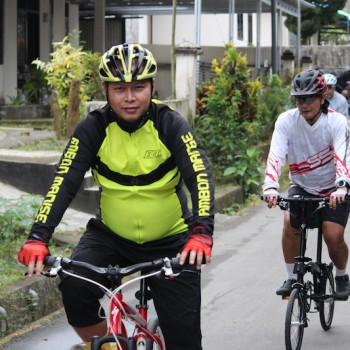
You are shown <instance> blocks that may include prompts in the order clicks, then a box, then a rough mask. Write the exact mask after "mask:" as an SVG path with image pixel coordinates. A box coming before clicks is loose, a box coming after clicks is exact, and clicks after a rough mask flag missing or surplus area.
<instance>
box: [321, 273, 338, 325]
mask: <svg viewBox="0 0 350 350" xmlns="http://www.w3.org/2000/svg"><path fill="white" fill-rule="evenodd" d="M322 285H323V286H322V292H323V298H322V300H321V301H320V322H321V326H322V328H323V329H324V330H325V331H327V330H328V329H329V328H331V325H332V321H333V314H334V305H335V302H334V296H333V295H334V277H333V273H332V271H329V272H328V273H327V274H326V275H325V276H324V277H323V281H322Z"/></svg>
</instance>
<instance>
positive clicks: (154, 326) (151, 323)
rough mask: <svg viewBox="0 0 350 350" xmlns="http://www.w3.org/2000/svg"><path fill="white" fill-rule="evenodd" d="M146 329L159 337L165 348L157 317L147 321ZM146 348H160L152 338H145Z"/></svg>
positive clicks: (152, 349) (156, 349) (158, 349)
mask: <svg viewBox="0 0 350 350" xmlns="http://www.w3.org/2000/svg"><path fill="white" fill-rule="evenodd" d="M147 329H148V330H149V331H150V332H152V333H154V334H157V335H158V336H159V337H160V339H161V341H162V343H163V349H165V343H164V337H163V334H162V330H161V329H160V326H159V320H158V317H154V318H151V319H149V320H148V321H147ZM146 350H160V347H159V346H158V344H156V343H155V342H154V341H153V340H151V339H147V342H146Z"/></svg>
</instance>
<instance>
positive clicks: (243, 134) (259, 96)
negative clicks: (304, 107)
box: [193, 44, 289, 196]
mask: <svg viewBox="0 0 350 350" xmlns="http://www.w3.org/2000/svg"><path fill="white" fill-rule="evenodd" d="M212 68H213V71H214V73H215V75H214V78H213V79H212V80H210V81H206V82H204V83H203V84H202V85H201V86H200V87H199V90H198V99H197V114H196V116H195V117H194V119H193V127H194V129H195V131H196V134H197V135H198V137H199V139H200V140H201V142H202V144H203V145H204V147H205V149H206V151H207V154H208V157H209V159H210V161H211V164H212V166H213V168H214V171H215V176H216V179H217V180H218V181H219V182H220V180H223V178H224V176H226V177H228V178H230V179H232V181H233V182H234V183H236V184H240V185H242V186H243V188H244V191H245V193H246V195H247V196H248V194H249V193H254V191H256V190H257V188H258V187H259V184H261V182H262V175H263V171H262V162H263V160H262V159H261V156H260V152H259V147H260V145H261V144H263V143H264V142H265V143H267V142H268V140H269V138H270V136H271V133H272V130H273V125H274V122H275V120H276V118H277V116H278V115H279V114H280V113H281V112H282V111H283V109H284V108H286V106H287V103H288V96H289V87H288V88H284V87H283V83H282V80H281V79H280V78H279V77H278V76H275V75H274V76H272V78H269V79H267V80H266V81H265V82H264V84H262V83H261V81H260V78H256V79H251V77H250V73H251V71H250V69H249V68H248V66H247V58H246V56H244V55H242V54H241V53H240V52H238V51H237V50H236V49H235V48H234V47H233V46H232V44H227V45H226V50H225V53H224V56H223V58H222V60H221V62H220V63H219V62H218V61H217V59H214V60H213V61H212Z"/></svg>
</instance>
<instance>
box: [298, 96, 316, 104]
mask: <svg viewBox="0 0 350 350" xmlns="http://www.w3.org/2000/svg"><path fill="white" fill-rule="evenodd" d="M317 98H319V96H307V97H295V102H296V103H297V104H299V105H302V104H304V103H306V104H307V105H311V104H312V103H313V102H314V101H315V100H316V99H317Z"/></svg>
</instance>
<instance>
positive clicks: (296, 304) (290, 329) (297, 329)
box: [285, 288, 305, 350]
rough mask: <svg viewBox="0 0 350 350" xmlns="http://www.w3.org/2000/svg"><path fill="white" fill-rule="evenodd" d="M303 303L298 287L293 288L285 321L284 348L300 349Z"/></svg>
mask: <svg viewBox="0 0 350 350" xmlns="http://www.w3.org/2000/svg"><path fill="white" fill-rule="evenodd" d="M304 314H305V303H304V300H303V296H302V294H301V293H300V291H299V289H297V288H294V289H293V290H292V292H291V294H290V296H289V300H288V305H287V312H286V322H285V344H286V350H300V348H301V344H302V342H303V335H304V326H305V323H304Z"/></svg>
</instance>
